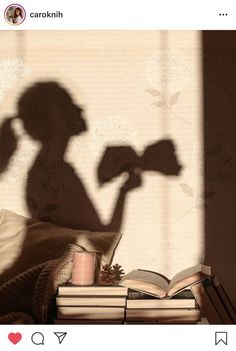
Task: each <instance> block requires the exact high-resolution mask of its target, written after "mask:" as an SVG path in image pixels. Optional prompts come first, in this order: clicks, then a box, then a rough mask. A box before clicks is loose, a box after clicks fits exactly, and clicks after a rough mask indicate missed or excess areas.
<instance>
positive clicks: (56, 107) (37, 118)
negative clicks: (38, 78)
mask: <svg viewBox="0 0 236 351" xmlns="http://www.w3.org/2000/svg"><path fill="white" fill-rule="evenodd" d="M17 113H18V117H19V118H20V119H21V120H22V121H23V124H24V128H25V130H26V131H27V133H28V134H29V135H30V136H31V137H32V138H33V139H35V140H37V141H40V142H41V143H44V142H46V141H49V140H50V139H51V138H52V137H56V138H62V137H63V138H67V139H68V138H69V137H71V136H73V135H78V134H80V133H82V132H84V131H86V130H87V126H86V122H85V120H84V118H83V109H82V108H81V107H80V106H77V105H76V104H75V103H74V102H73V100H72V98H71V96H70V95H69V93H68V92H67V91H66V90H65V89H64V88H63V87H62V86H60V85H59V84H58V83H56V82H39V83H36V84H34V85H33V86H31V87H29V88H28V89H27V90H26V91H25V92H24V93H23V95H22V96H21V97H20V99H19V101H18V112H17Z"/></svg>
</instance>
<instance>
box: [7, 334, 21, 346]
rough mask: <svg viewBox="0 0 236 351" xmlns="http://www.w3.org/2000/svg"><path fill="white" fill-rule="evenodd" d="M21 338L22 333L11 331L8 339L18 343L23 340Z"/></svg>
mask: <svg viewBox="0 0 236 351" xmlns="http://www.w3.org/2000/svg"><path fill="white" fill-rule="evenodd" d="M21 338H22V335H21V333H10V334H8V339H9V340H10V342H12V343H13V344H14V345H16V344H18V342H19V341H21Z"/></svg>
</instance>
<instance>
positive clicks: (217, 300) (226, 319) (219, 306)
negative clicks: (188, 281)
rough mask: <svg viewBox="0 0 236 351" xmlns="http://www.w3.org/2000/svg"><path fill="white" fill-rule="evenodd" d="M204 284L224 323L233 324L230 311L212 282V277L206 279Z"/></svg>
mask: <svg viewBox="0 0 236 351" xmlns="http://www.w3.org/2000/svg"><path fill="white" fill-rule="evenodd" d="M203 286H204V288H205V290H206V292H207V294H208V296H209V297H210V299H211V301H212V303H213V305H214V306H215V309H216V311H217V312H218V314H219V316H220V318H221V320H222V322H223V324H232V320H231V318H230V315H229V314H228V311H227V310H226V309H225V307H224V304H223V303H222V301H221V299H220V298H219V296H218V294H217V292H216V289H215V287H214V285H213V284H212V279H205V280H204V281H203Z"/></svg>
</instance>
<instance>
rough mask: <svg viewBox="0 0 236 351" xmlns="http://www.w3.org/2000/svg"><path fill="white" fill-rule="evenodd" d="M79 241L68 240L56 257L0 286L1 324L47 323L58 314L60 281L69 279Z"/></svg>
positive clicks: (62, 282)
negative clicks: (55, 303)
mask: <svg viewBox="0 0 236 351" xmlns="http://www.w3.org/2000/svg"><path fill="white" fill-rule="evenodd" d="M81 250H82V248H81V247H80V246H78V245H74V244H69V245H68V247H67V250H66V252H65V253H64V255H63V256H61V257H60V258H59V259H57V260H51V261H47V262H45V263H42V264H40V265H37V266H35V267H33V268H30V269H29V270H27V271H25V272H23V273H21V274H19V275H18V276H16V277H15V278H13V279H11V280H9V281H8V282H7V283H5V284H3V285H2V286H0V301H1V304H0V324H34V323H36V324H47V323H52V322H53V318H54V317H55V316H54V314H55V308H54V307H55V306H54V300H55V299H54V298H55V295H56V293H57V288H58V285H60V284H64V283H66V282H67V281H69V279H70V276H71V271H72V259H73V253H74V252H75V251H81Z"/></svg>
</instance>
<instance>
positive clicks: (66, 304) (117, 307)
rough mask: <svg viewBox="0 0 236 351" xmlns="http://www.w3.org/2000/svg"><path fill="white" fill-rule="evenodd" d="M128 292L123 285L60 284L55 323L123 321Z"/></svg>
mask: <svg viewBox="0 0 236 351" xmlns="http://www.w3.org/2000/svg"><path fill="white" fill-rule="evenodd" d="M127 292H128V289H127V288H126V287H122V286H96V285H93V286H75V285H72V284H67V285H62V286H59V288H58V295H57V296H56V307H57V319H56V320H55V321H54V323H55V324H122V323H124V320H125V307H126V298H127Z"/></svg>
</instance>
